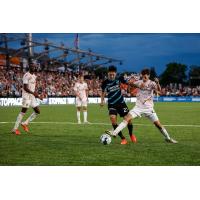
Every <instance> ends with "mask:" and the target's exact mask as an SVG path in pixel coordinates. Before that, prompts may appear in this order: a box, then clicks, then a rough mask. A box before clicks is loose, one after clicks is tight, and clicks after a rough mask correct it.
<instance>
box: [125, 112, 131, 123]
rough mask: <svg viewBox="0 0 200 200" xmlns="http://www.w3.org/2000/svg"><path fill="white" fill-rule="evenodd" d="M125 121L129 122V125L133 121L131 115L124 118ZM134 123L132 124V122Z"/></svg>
mask: <svg viewBox="0 0 200 200" xmlns="http://www.w3.org/2000/svg"><path fill="white" fill-rule="evenodd" d="M124 120H125V121H126V122H127V123H129V121H130V120H131V115H129V114H128V115H126V116H125V117H124ZM131 123H132V122H131Z"/></svg>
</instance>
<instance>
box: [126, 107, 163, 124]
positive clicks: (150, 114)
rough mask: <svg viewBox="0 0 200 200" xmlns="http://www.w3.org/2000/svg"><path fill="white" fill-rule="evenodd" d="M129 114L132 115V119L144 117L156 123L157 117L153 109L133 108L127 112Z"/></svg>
mask: <svg viewBox="0 0 200 200" xmlns="http://www.w3.org/2000/svg"><path fill="white" fill-rule="evenodd" d="M129 114H131V115H132V117H133V119H134V118H136V117H142V116H145V117H147V118H148V119H149V120H151V121H152V122H155V121H158V120H159V119H158V116H157V114H156V112H155V111H154V109H153V108H139V107H137V106H135V107H134V108H133V109H132V110H130V111H129Z"/></svg>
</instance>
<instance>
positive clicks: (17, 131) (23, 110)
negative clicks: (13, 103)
mask: <svg viewBox="0 0 200 200" xmlns="http://www.w3.org/2000/svg"><path fill="white" fill-rule="evenodd" d="M27 110H28V109H27V108H22V109H21V112H20V113H19V114H18V116H17V119H16V122H15V125H14V128H13V130H12V133H14V134H16V135H20V131H19V129H18V128H19V125H20V124H21V121H22V119H23V117H24V115H25V113H26V111H27Z"/></svg>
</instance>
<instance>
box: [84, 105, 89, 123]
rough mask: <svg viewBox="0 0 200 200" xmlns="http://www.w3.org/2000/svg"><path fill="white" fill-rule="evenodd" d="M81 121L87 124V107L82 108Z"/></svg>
mask: <svg viewBox="0 0 200 200" xmlns="http://www.w3.org/2000/svg"><path fill="white" fill-rule="evenodd" d="M83 120H84V123H85V124H89V122H88V120H87V106H83Z"/></svg>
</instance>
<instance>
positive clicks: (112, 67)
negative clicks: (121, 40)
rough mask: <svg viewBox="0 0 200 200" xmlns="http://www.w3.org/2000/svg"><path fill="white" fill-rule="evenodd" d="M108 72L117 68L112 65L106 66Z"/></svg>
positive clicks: (115, 70)
mask: <svg viewBox="0 0 200 200" xmlns="http://www.w3.org/2000/svg"><path fill="white" fill-rule="evenodd" d="M108 72H117V68H116V67H115V66H114V65H111V66H109V67H108Z"/></svg>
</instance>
